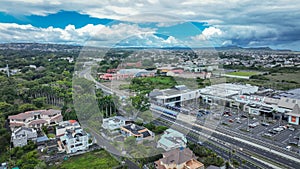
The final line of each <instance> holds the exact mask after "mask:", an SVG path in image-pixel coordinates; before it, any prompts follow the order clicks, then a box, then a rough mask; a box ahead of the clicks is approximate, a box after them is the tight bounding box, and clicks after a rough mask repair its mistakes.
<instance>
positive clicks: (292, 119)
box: [288, 115, 300, 125]
mask: <svg viewBox="0 0 300 169" xmlns="http://www.w3.org/2000/svg"><path fill="white" fill-rule="evenodd" d="M299 121H300V117H296V116H291V115H289V119H288V122H289V123H290V124H295V125H299Z"/></svg>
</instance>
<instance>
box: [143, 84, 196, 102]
mask: <svg viewBox="0 0 300 169" xmlns="http://www.w3.org/2000/svg"><path fill="white" fill-rule="evenodd" d="M149 96H150V98H151V99H152V100H153V101H156V102H158V103H160V104H164V105H170V106H178V107H180V106H182V104H183V103H184V102H187V101H191V100H194V99H196V98H198V97H199V91H198V90H190V89H188V88H187V87H186V86H185V85H179V86H175V87H173V88H171V89H164V90H157V89H155V90H153V91H152V92H150V93H149Z"/></svg>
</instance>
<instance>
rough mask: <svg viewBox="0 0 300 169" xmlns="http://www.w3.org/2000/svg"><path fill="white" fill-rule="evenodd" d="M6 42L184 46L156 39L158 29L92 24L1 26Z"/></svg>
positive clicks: (173, 41) (0, 24)
mask: <svg viewBox="0 0 300 169" xmlns="http://www.w3.org/2000/svg"><path fill="white" fill-rule="evenodd" d="M0 37H1V41H2V42H37V43H66V44H77V45H93V46H95V45H96V46H106V47H110V46H136V47H145V46H147V47H171V46H182V42H180V40H178V39H176V38H175V37H173V36H169V37H168V38H166V39H164V38H161V37H157V36H155V29H151V28H141V27H139V26H138V25H137V24H125V23H119V24H116V25H111V26H105V25H93V24H88V25H86V26H84V27H81V28H77V29H76V28H75V26H74V25H68V26H66V27H65V28H64V29H60V28H53V27H48V28H37V27H34V26H32V25H19V24H15V23H0Z"/></svg>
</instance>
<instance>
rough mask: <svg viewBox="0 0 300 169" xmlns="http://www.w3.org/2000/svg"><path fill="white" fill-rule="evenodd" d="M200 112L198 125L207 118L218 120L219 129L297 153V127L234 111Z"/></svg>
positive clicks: (269, 118)
mask: <svg viewBox="0 0 300 169" xmlns="http://www.w3.org/2000/svg"><path fill="white" fill-rule="evenodd" d="M206 111H207V110H200V111H199V113H198V114H200V115H198V116H197V122H198V123H200V124H201V123H202V124H204V123H205V120H206V118H208V117H209V116H212V117H214V118H215V119H218V120H219V124H220V125H219V127H220V128H226V129H230V130H232V131H235V132H238V133H241V134H244V135H248V136H250V137H252V138H256V139H258V140H262V141H265V142H268V143H270V144H273V145H277V146H279V147H282V148H287V147H288V146H291V147H288V148H287V149H289V150H290V151H295V152H298V151H299V147H298V142H299V136H300V128H299V126H291V125H288V124H287V122H286V121H285V120H280V119H276V120H274V119H273V118H272V117H264V116H262V115H261V116H254V115H252V116H251V117H248V114H247V113H245V112H242V111H238V110H235V109H225V110H223V111H222V112H220V110H213V111H212V110H209V113H208V114H207V112H206Z"/></svg>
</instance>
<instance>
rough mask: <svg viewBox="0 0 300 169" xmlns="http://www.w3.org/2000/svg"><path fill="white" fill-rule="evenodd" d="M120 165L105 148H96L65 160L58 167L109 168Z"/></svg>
mask: <svg viewBox="0 0 300 169" xmlns="http://www.w3.org/2000/svg"><path fill="white" fill-rule="evenodd" d="M118 165H120V164H119V162H118V161H117V160H116V159H114V158H113V157H112V156H111V155H110V154H109V153H108V152H106V151H105V150H95V151H92V152H88V153H85V154H82V155H78V156H73V157H70V158H69V159H68V160H66V161H64V162H63V163H62V164H61V165H60V166H58V168H61V169H78V168H80V169H93V168H95V169H102V168H103V169H109V168H114V167H116V166H118Z"/></svg>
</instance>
